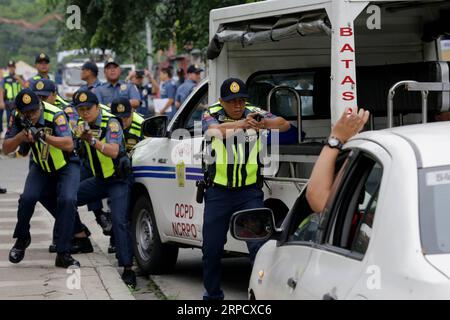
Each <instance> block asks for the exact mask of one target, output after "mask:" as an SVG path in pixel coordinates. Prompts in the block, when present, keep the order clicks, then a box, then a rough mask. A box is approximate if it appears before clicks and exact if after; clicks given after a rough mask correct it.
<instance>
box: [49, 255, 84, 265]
mask: <svg viewBox="0 0 450 320" xmlns="http://www.w3.org/2000/svg"><path fill="white" fill-rule="evenodd" d="M55 266H56V267H60V268H68V267H80V263H79V262H78V261H77V260H75V259H74V258H72V256H71V255H70V253H58V254H57V255H56V259H55Z"/></svg>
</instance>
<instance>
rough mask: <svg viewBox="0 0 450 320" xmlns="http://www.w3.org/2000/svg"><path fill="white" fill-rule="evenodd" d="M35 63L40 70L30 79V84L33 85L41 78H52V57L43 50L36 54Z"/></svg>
mask: <svg viewBox="0 0 450 320" xmlns="http://www.w3.org/2000/svg"><path fill="white" fill-rule="evenodd" d="M34 65H35V67H36V69H37V71H38V73H37V74H36V75H35V76H33V77H32V78H31V79H29V80H28V86H29V87H31V86H32V85H33V82H34V81H37V80H40V79H50V75H49V71H50V57H49V56H48V55H47V54H46V53H44V52H41V53H39V54H37V55H36V57H35V59H34Z"/></svg>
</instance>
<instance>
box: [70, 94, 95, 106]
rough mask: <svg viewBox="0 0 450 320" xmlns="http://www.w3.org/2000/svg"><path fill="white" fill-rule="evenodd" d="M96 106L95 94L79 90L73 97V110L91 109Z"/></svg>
mask: <svg viewBox="0 0 450 320" xmlns="http://www.w3.org/2000/svg"><path fill="white" fill-rule="evenodd" d="M96 104H98V98H97V96H96V95H95V93H93V92H91V91H89V90H79V91H77V92H75V94H74V96H73V105H74V106H75V108H79V107H92V106H93V105H96Z"/></svg>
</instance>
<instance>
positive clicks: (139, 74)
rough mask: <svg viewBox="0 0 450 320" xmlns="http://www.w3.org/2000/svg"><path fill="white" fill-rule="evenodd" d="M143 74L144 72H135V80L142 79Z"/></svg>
mask: <svg viewBox="0 0 450 320" xmlns="http://www.w3.org/2000/svg"><path fill="white" fill-rule="evenodd" d="M144 74H145V72H144V70H136V78H143V77H144Z"/></svg>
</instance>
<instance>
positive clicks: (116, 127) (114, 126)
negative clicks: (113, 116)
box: [108, 121, 119, 132]
mask: <svg viewBox="0 0 450 320" xmlns="http://www.w3.org/2000/svg"><path fill="white" fill-rule="evenodd" d="M108 126H109V129H110V130H111V132H119V124H118V123H117V122H115V121H113V122H110V123H109V125H108Z"/></svg>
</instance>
